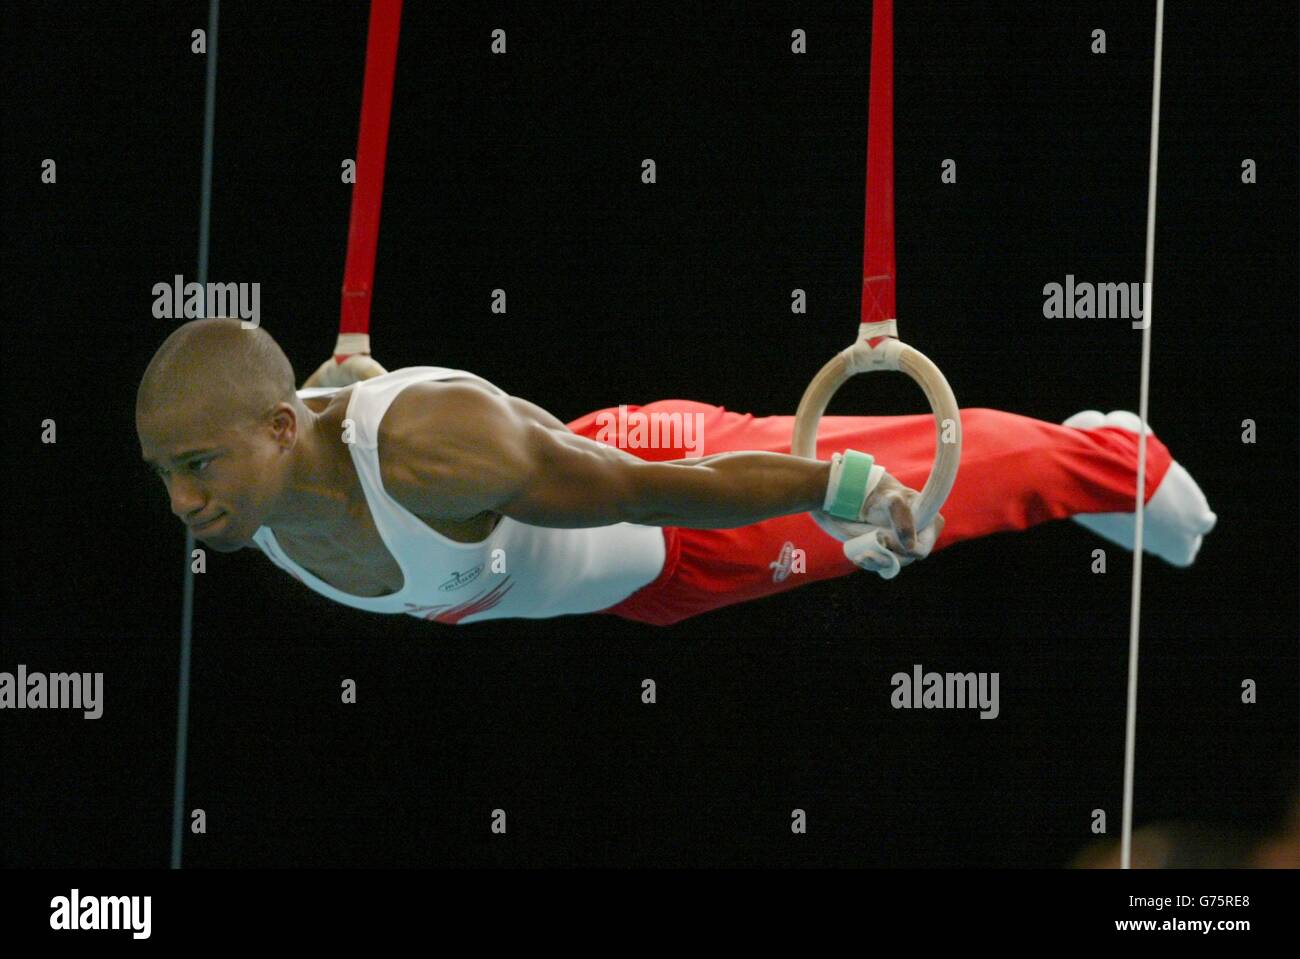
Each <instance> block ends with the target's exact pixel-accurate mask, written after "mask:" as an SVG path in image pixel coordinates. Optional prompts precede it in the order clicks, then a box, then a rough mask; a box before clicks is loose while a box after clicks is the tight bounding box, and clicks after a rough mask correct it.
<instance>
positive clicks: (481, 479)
mask: <svg viewBox="0 0 1300 959" xmlns="http://www.w3.org/2000/svg"><path fill="white" fill-rule="evenodd" d="M380 450H381V453H382V454H383V457H384V471H385V481H386V482H388V483H389V485H390V492H392V495H394V496H395V497H397V498H398V500H399V501H400V502H402V504H403V505H404V506H406V507H407V508H408V509H411V510H412V511H413V512H417V513H421V514H422V515H430V516H439V517H442V518H445V519H449V520H464V519H468V518H470V517H472V516H476V515H478V514H480V513H483V512H485V511H490V512H496V513H501V514H503V515H506V516H509V517H511V518H513V519H516V520H519V521H520V522H523V523H529V524H532V525H534V526H554V527H569V528H574V527H587V526H606V525H609V524H611V523H620V522H629V523H643V524H646V525H650V526H689V527H693V528H696V529H722V528H728V527H733V526H744V525H747V524H749V523H756V522H758V521H760V520H763V519H767V518H768V517H771V516H783V515H785V514H787V513H801V512H807V511H808V510H814V509H820V508H821V506H822V502H823V498H824V497H825V494H826V484H827V480H828V476H829V466H828V464H826V463H823V462H819V461H817V460H809V459H803V458H802V457H797V456H786V455H783V454H780V453H762V452H735V453H721V454H718V455H716V456H707V457H703V458H700V459H694V460H689V461H677V462H667V463H653V462H647V461H645V460H641V459H638V458H637V457H635V456H633V455H631V454H630V453H626V452H624V451H622V450H618V449H615V448H613V447H609V446H605V445H604V444H602V443H597V442H594V441H593V440H589V439H586V438H585V437H581V436H577V435H575V434H573V433H571V432H569V431H568V430H567V429H566V428H565V426H564V424H563V423H561V422H560V421H559V420H557V419H555V417H553V416H551V415H550V414H549V413H547V412H546V411H544V410H542V409H540V408H539V407H537V406H534V405H533V404H531V403H528V402H526V401H524V400H520V399H518V398H515V397H507V396H496V395H493V394H491V393H489V392H488V391H486V390H484V389H482V388H481V387H478V386H474V385H471V384H460V383H441V384H422V385H419V386H413V387H409V388H408V389H406V390H403V391H402V393H401V395H400V396H399V397H398V398H397V400H395V401H394V402H393V405H392V407H390V409H389V411H388V413H387V415H386V416H385V417H384V422H383V425H382V427H381V430H380Z"/></svg>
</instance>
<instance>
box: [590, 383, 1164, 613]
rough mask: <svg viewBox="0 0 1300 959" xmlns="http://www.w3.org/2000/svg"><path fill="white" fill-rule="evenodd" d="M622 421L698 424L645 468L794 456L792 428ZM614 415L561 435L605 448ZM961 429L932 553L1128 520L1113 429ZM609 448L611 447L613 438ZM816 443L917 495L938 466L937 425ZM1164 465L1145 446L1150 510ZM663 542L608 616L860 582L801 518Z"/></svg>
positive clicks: (744, 417)
mask: <svg viewBox="0 0 1300 959" xmlns="http://www.w3.org/2000/svg"><path fill="white" fill-rule="evenodd" d="M626 411H627V413H628V414H632V413H640V414H645V415H646V416H649V415H650V414H654V413H662V414H671V413H676V414H680V415H682V416H687V415H691V416H694V414H700V416H701V419H699V420H695V421H693V422H698V423H699V426H700V431H699V437H698V442H700V446H697V447H696V448H693V449H684V448H683V447H682V446H681V445H678V446H677V447H676V448H673V447H671V446H669V447H664V446H658V447H656V448H641V447H636V446H632V445H631V444H625V445H624V446H623V448H625V449H626V450H627V451H628V452H629V453H632V454H634V455H636V456H639V457H640V458H642V459H646V460H675V459H682V458H685V457H688V456H711V455H713V454H714V453H724V452H729V451H732V450H765V451H768V452H774V453H789V452H790V438H791V435H792V432H793V429H794V417H793V416H765V417H754V416H751V415H749V414H745V413H732V412H728V411H727V410H725V409H723V408H722V407H720V406H709V405H708V404H705V403H694V402H691V401H690V400H663V401H660V402H657V403H650V404H648V405H646V406H628V407H626ZM617 413H618V410H617V409H610V410H600V411H597V412H595V413H589V414H587V415H586V416H583V417H581V418H579V419H577V420H574V421H573V422H572V423H570V424H568V426H569V429H570V430H572V431H573V432H574V433H577V434H579V435H581V436H586V437H588V438H590V439H602V438H603V437H599V436H598V435H597V434H598V432H599V431H600V428H601V426H602V424H606V423H608V422H609V421H610V418H612V417H616V416H617ZM602 414H603V416H602ZM598 417H601V419H600V420H598ZM961 422H962V433H963V436H962V457H961V469H960V471H959V472H958V474H957V483H956V485H955V486H954V487H953V490H952V494H951V495H950V496H949V497H948V500H947V502H946V503H945V504H944V507H943V510H942V512H943V516H944V519H945V520H946V521H947V523H946V525H945V527H944V530H943V534H942V535H941V536H940V537H939V539H938V541H937V542H936V543H935V546H934V549H935V551H938V550H941V549H944V548H946V547H948V546H951V545H952V544H953V543H959V542H961V541H962V540H964V539H972V538H974V537H977V536H986V535H988V534H989V533H998V532H1002V531H1005V530H1022V529H1028V528H1029V527H1031V526H1033V525H1035V524H1037V523H1042V522H1046V521H1047V520H1053V519H1065V518H1066V517H1069V516H1073V515H1074V514H1076V513H1120V512H1131V511H1132V510H1133V499H1134V490H1135V486H1136V479H1137V443H1138V438H1137V436H1136V435H1135V434H1133V433H1130V432H1128V431H1127V430H1123V429H1120V428H1118V427H1109V426H1108V427H1100V428H1097V429H1088V430H1080V429H1075V428H1073V427H1066V426H1057V425H1055V424H1053V423H1045V422H1043V421H1041V420H1036V419H1031V418H1030V417H1027V416H1018V415H1016V414H1014V413H1003V412H1001V411H1000V410H990V409H966V410H962V411H961ZM606 432H607V433H608V430H606ZM609 439H612V440H613V441H614V443H617V442H618V440H617V437H609ZM687 440H688V441H690V437H689V435H688V436H687ZM817 440H818V441H817V455H818V457H819V458H821V459H829V458H830V456H831V454H832V453H836V452H839V451H841V450H844V449H856V450H861V451H863V452H865V453H870V454H871V455H872V456H874V457H875V458H876V462H878V463H879V464H880V465H881V466H883V467H884V468H885V469H886V470H888V471H889V473H890V474H891V475H892V476H894V477H896V478H897V479H898V480H899V481H901V482H902V483H904V484H905V485H907V486H910V487H912V488H913V489H918V490H919V489H920V488H921V487H922V486H923V485H924V484H925V480H926V478H927V477H928V476H929V475H930V467H931V465H932V464H933V462H934V442H935V427H934V417H933V416H930V415H929V414H925V415H918V416H827V417H823V418H822V421H821V428H820V429H819V430H818V434H817ZM611 445H613V444H611ZM701 447H702V448H701ZM1170 462H1171V457H1170V455H1169V450H1168V449H1166V448H1165V445H1164V444H1163V443H1161V442H1160V441H1159V440H1158V439H1156V438H1155V437H1154V436H1148V437H1147V469H1146V494H1145V496H1146V499H1150V497H1151V495H1152V494H1153V493H1154V492H1155V490H1156V488H1157V487H1158V486H1159V485H1160V481H1161V480H1162V479H1164V475H1165V472H1166V470H1168V469H1169V464H1170ZM664 541H665V545H666V547H667V555H666V558H665V560H664V568H663V570H662V572H661V573H660V574H659V576H658V578H656V579H655V580H654V582H652V583H649V584H648V585H646V586H644V587H643V588H641V589H640V590H638V591H637V592H635V593H633V594H632V595H631V596H629V597H628V598H627V599H625V600H623V601H622V602H621V603H618V604H617V605H615V606H612V607H610V608H609V609H607V610H603V612H606V613H611V614H613V615H616V616H621V617H623V618H625V619H632V620H636V621H638V622H643V623H651V624H654V625H658V626H667V625H669V624H671V623H676V622H678V621H680V620H683V619H686V618H688V617H690V616H694V615H697V614H699V613H703V612H707V611H708V610H711V609H717V608H719V607H722V606H730V605H731V604H732V603H741V602H744V601H746V600H749V599H755V598H758V597H761V596H771V595H773V594H775V593H780V592H784V591H785V590H788V589H793V588H794V587H796V586H800V585H802V584H804V583H809V582H813V581H814V580H819V579H830V578H831V577H835V576H844V575H846V574H848V573H851V572H855V571H857V567H856V566H854V565H853V564H852V563H850V562H849V561H848V560H847V559H845V558H844V553H843V551H842V548H841V543H840V541H839V540H837V539H835V538H833V537H831V536H829V535H827V534H826V533H824V532H823V531H822V529H821V527H819V526H818V525H817V524H816V523H815V522H813V520H812V518H811V517H810V516H809V515H808V514H807V513H796V514H792V515H789V516H777V517H774V518H772V519H766V520H763V521H762V522H759V523H753V524H751V525H749V526H740V527H736V528H734V529H688V528H685V527H676V526H668V527H664ZM799 551H802V553H800V552H799ZM801 561H802V562H801Z"/></svg>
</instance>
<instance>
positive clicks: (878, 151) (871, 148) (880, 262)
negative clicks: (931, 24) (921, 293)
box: [862, 0, 896, 346]
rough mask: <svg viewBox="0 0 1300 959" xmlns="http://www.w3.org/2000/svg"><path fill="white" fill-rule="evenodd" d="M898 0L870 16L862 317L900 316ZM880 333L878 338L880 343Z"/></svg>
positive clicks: (883, 3)
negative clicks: (896, 204) (896, 125)
mask: <svg viewBox="0 0 1300 959" xmlns="http://www.w3.org/2000/svg"><path fill="white" fill-rule="evenodd" d="M893 7H894V3H893V0H875V3H874V5H873V9H872V16H871V105H870V109H869V111H868V113H867V217H866V225H865V227H864V243H863V253H862V322H863V323H879V322H880V321H882V320H892V319H895V318H896V313H895V306H894V283H895V277H894V9H893ZM879 339H881V338H880V337H876V338H873V339H872V340H871V345H872V346H875V344H876V342H878V341H879Z"/></svg>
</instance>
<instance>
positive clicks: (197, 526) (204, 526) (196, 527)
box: [189, 513, 226, 535]
mask: <svg viewBox="0 0 1300 959" xmlns="http://www.w3.org/2000/svg"><path fill="white" fill-rule="evenodd" d="M225 515H226V514H225V513H218V514H217V515H216V516H214V517H212V519H210V520H207V521H206V522H203V523H190V524H189V527H190V532H191V533H194V534H195V535H197V534H199V533H202V532H205V531H208V530H211V529H212V528H213V526H214V524H215V523H216V522H217V521H218V520H220V519H221V518H222V517H223V516H225Z"/></svg>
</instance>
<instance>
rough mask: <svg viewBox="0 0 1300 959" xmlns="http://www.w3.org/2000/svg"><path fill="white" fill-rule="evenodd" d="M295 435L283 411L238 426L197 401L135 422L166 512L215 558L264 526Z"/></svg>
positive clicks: (288, 411) (142, 414) (147, 413)
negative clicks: (161, 489)
mask: <svg viewBox="0 0 1300 959" xmlns="http://www.w3.org/2000/svg"><path fill="white" fill-rule="evenodd" d="M297 428H298V417H297V415H296V413H295V411H294V409H293V407H292V406H290V405H289V404H287V403H280V404H278V405H277V406H276V408H275V409H274V410H272V411H270V412H269V413H267V415H266V416H265V417H263V418H261V419H258V420H245V421H242V422H239V421H231V419H230V417H228V416H223V415H222V412H221V411H220V410H216V409H213V408H212V405H211V404H205V403H203V402H201V401H194V402H190V401H186V402H185V403H181V404H174V405H172V406H170V407H167V408H159V409H151V410H144V411H137V414H136V430H137V432H138V433H139V436H140V447H141V451H142V452H143V454H144V458H145V461H146V462H147V463H149V464H150V465H151V466H152V467H153V468H154V470H155V472H157V474H158V475H159V477H160V478H161V479H162V481H163V484H164V485H165V486H166V488H167V494H168V496H169V497H170V499H171V508H172V512H173V513H175V514H176V516H177V517H178V518H179V519H180V520H181V522H183V523H185V525H186V526H188V527H190V529H191V530H193V532H194V537H195V539H198V540H201V541H202V542H203V543H204V544H205V545H207V546H209V547H211V548H212V549H215V550H217V551H218V552H222V553H230V552H234V551H235V550H238V549H242V548H244V547H245V546H250V545H252V542H253V533H254V532H256V531H257V528H258V527H259V526H263V525H266V520H267V518H268V517H269V516H270V514H271V511H272V510H273V509H274V507H275V504H276V501H277V499H278V498H279V496H280V494H281V492H282V491H283V489H284V488H285V479H286V475H287V470H288V460H289V457H288V456H287V455H286V454H287V453H288V452H289V451H290V450H291V449H292V448H293V446H294V443H295V441H296V438H297Z"/></svg>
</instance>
